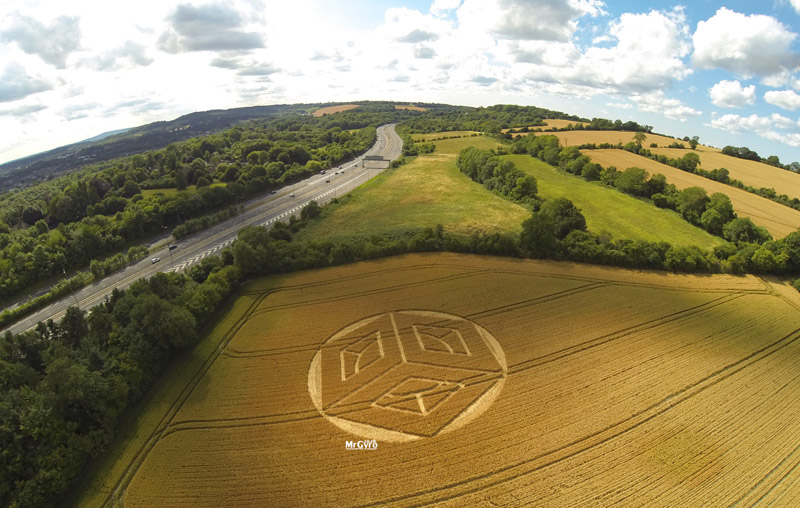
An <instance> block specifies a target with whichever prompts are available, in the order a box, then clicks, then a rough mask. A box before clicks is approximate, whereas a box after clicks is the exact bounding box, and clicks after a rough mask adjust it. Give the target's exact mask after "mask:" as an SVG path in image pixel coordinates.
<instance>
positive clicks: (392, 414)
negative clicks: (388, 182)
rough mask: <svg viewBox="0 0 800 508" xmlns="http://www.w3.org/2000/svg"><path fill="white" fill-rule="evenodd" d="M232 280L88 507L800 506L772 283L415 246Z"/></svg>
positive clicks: (790, 382)
mask: <svg viewBox="0 0 800 508" xmlns="http://www.w3.org/2000/svg"><path fill="white" fill-rule="evenodd" d="M239 294H240V296H239V297H238V298H239V299H241V300H243V301H244V303H243V304H242V305H239V304H238V302H236V303H235V304H234V305H233V306H232V309H234V311H232V315H231V317H230V318H229V319H227V320H226V321H225V322H224V327H227V328H228V329H229V330H228V331H227V332H226V333H223V330H221V329H220V330H217V331H215V334H216V335H215V336H218V337H222V338H221V339H220V338H217V339H214V340H216V341H217V342H214V344H213V345H214V347H213V348H212V347H206V348H204V349H203V350H204V351H207V352H208V351H213V352H210V353H207V354H208V358H207V360H206V361H205V362H203V363H202V367H200V368H198V367H194V369H195V370H194V371H192V372H187V373H185V375H183V376H182V377H181V378H180V379H183V380H187V381H185V385H183V386H182V387H181V391H180V393H181V396H180V397H178V398H177V399H175V402H174V403H173V404H171V405H170V404H169V400H167V399H168V398H165V397H159V396H158V395H156V396H155V397H154V400H159V401H161V404H160V405H159V408H160V409H159V410H160V411H161V415H160V416H161V418H154V417H151V418H150V419H149V420H148V422H149V425H150V427H151V429H150V432H149V433H145V432H142V433H141V435H140V436H139V438H138V439H139V442H136V441H135V440H134V441H132V442H131V443H130V448H131V450H132V451H131V452H130V453H127V454H121V458H120V464H119V465H118V467H116V468H114V469H113V474H112V473H108V474H107V476H106V477H104V478H101V479H99V480H98V485H101V487H99V491H103V495H102V496H98V497H97V498H96V499H98V500H100V499H101V498H102V499H103V500H104V501H101V502H100V503H97V504H103V505H105V506H112V505H114V503H115V502H116V503H119V504H124V506H126V507H127V508H131V507H139V506H161V507H170V506H186V505H192V506H221V505H236V506H323V505H336V506H379V505H380V506H383V505H388V506H419V505H427V504H434V505H441V506H454V507H455V506H481V505H487V506H488V505H503V504H507V503H510V504H512V505H516V506H518V505H533V506H582V505H612V504H613V505H615V506H632V507H633V506H636V507H638V506H647V505H649V506H652V505H658V506H678V505H682V506H686V505H689V506H699V505H704V506H729V505H734V504H737V503H738V504H742V505H747V506H749V505H751V504H753V503H754V502H756V501H759V500H760V501H762V502H766V503H767V504H769V503H776V504H779V505H782V506H796V505H797V503H800V467H798V465H800V453H798V447H797V443H798V441H800V420H798V419H797V418H796V415H797V414H798V411H800V397H798V393H799V392H800V373H798V371H797V368H796V366H797V363H798V360H800V313H799V312H798V305H800V301H798V300H800V297H798V295H797V294H796V292H793V291H786V290H785V288H784V287H783V286H777V285H773V284H772V283H769V282H765V281H763V280H761V279H759V278H757V277H753V276H743V277H734V276H726V275H714V276H689V275H674V274H666V273H661V272H636V271H629V270H619V269H612V268H603V267H595V266H589V265H579V264H572V263H556V262H541V261H521V260H509V259H500V258H489V257H480V256H468V255H457V254H429V255H410V256H402V257H396V258H389V259H384V260H378V261H371V262H366V263H358V264H354V265H349V266H343V267H336V268H327V269H322V270H313V271H305V272H298V273H295V274H290V275H284V276H280V277H271V278H263V279H258V280H254V281H251V282H250V283H248V284H246V285H245V286H243V287H242V288H240V290H239ZM221 326H222V325H221ZM201 344H202V343H201ZM217 344H219V347H216V345H217ZM193 365H197V362H195V363H194V364H193ZM161 390H162V391H163V392H164V393H169V391H170V390H172V392H175V389H174V388H170V387H168V386H162V388H161ZM151 416H154V415H151ZM369 439H376V440H377V448H375V449H371V450H356V451H351V450H347V449H346V448H345V445H346V442H347V441H360V440H369ZM97 504H95V505H97Z"/></svg>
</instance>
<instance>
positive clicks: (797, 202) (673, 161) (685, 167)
mask: <svg viewBox="0 0 800 508" xmlns="http://www.w3.org/2000/svg"><path fill="white" fill-rule="evenodd" d="M695 138H696V136H695ZM692 140H693V141H694V142H695V143H694V144H695V145H696V139H694V138H692ZM670 146H672V145H670ZM577 148H578V149H580V150H595V149H620V150H626V151H628V152H632V153H635V154H637V155H641V156H643V157H647V158H648V159H652V160H654V161H656V162H659V163H661V164H666V165H667V166H672V167H674V168H678V169H680V170H682V171H686V172H688V173H694V174H696V175H699V176H702V177H703V178H708V179H710V180H714V181H717V182H721V183H724V184H727V185H730V186H733V187H736V188H737V189H742V190H744V191H747V192H750V193H752V194H756V195H758V196H761V197H764V198H767V199H770V200H772V201H775V202H776V203H780V204H782V205H784V206H788V207H790V208H794V209H795V210H800V199H799V198H790V197H789V196H788V195H786V194H778V193H777V192H776V191H775V189H771V188H767V187H760V188H756V187H753V186H751V185H746V184H744V183H743V182H742V181H740V180H736V179H733V178H731V177H730V172H729V171H728V170H727V169H726V168H716V169H712V170H711V171H707V170H705V169H702V168H700V167H699V165H700V156H699V155H697V154H696V153H694V152H689V153H686V154H684V155H683V156H681V157H676V158H673V157H668V156H666V155H663V154H656V153H652V152H651V151H650V150H648V149H647V148H643V147H642V143H641V141H639V142H636V141H630V142H628V143H626V144H624V145H623V144H621V143H618V144H610V143H601V144H599V145H597V144H594V143H587V144H583V145H579V146H578V147H577ZM679 148H685V147H683V146H679ZM762 162H763V161H762Z"/></svg>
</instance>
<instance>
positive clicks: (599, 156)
mask: <svg viewBox="0 0 800 508" xmlns="http://www.w3.org/2000/svg"><path fill="white" fill-rule="evenodd" d="M584 153H585V154H586V155H588V156H589V158H590V159H592V161H593V162H597V163H598V164H600V165H602V166H603V167H609V166H616V168H617V169H619V170H620V171H624V170H625V169H627V168H630V167H633V166H636V167H639V168H642V169H645V170H647V171H648V172H649V173H650V174H651V175H653V174H656V173H661V174H663V175H664V176H666V177H667V182H669V183H672V184H675V186H676V187H678V188H679V189H685V188H686V187H694V186H696V187H703V188H704V189H706V191H707V192H708V194H709V195H710V194H712V193H714V192H721V193H723V194H726V195H727V196H728V197H729V198H731V203H733V209H734V210H735V211H736V213H737V214H738V215H739V216H741V217H750V219H751V220H752V221H753V222H754V223H756V224H758V225H759V226H764V227H765V228H767V230H768V231H769V232H770V233H771V234H772V236H773V237H775V238H783V237H784V236H786V235H788V234H789V233H791V232H793V231H796V230H797V228H798V227H800V211H797V210H794V209H793V208H789V207H788V206H784V205H781V204H779V203H776V202H774V201H771V200H769V199H767V198H762V197H761V196H757V195H755V194H751V193H749V192H747V191H743V190H741V189H737V188H736V187H731V186H730V185H725V184H724V183H720V182H716V181H714V180H710V179H708V178H703V177H702V176H699V175H695V174H692V173H687V172H686V171H681V170H680V169H677V168H673V167H672V166H667V165H666V164H660V163H658V162H656V161H654V160H651V159H648V158H646V157H641V156H639V155H636V154H634V153H631V152H626V151H624V150H586V151H584Z"/></svg>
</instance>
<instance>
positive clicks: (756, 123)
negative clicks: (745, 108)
mask: <svg viewBox="0 0 800 508" xmlns="http://www.w3.org/2000/svg"><path fill="white" fill-rule="evenodd" d="M711 126H712V127H714V128H716V129H721V130H724V131H728V132H733V133H743V132H746V133H755V134H756V135H758V136H760V137H762V138H764V139H768V140H770V141H777V142H778V143H783V144H786V145H789V146H800V133H798V132H796V128H797V126H798V124H797V123H795V122H794V121H792V120H791V119H789V118H786V117H785V116H783V115H780V114H778V113H773V114H771V115H769V116H758V115H755V114H753V115H750V116H746V117H742V116H739V115H734V114H727V115H722V116H721V117H718V118H712V119H711ZM777 129H783V132H781V131H778V130H777ZM788 129H791V130H792V131H790V132H786V130H788Z"/></svg>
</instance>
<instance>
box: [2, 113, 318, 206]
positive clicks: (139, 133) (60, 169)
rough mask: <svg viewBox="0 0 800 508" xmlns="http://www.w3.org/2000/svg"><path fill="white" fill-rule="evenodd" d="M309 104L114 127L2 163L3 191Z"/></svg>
mask: <svg viewBox="0 0 800 508" xmlns="http://www.w3.org/2000/svg"><path fill="white" fill-rule="evenodd" d="M308 108H309V105H298V104H295V105H275V106H254V107H248V108H236V109H226V110H212V111H203V112H198V113H190V114H188V115H184V116H181V117H179V118H176V119H175V120H171V121H163V122H155V123H151V124H147V125H143V126H141V127H135V128H133V129H125V130H123V131H121V132H119V133H115V132H113V131H112V132H109V133H105V134H101V135H99V136H95V137H94V138H91V139H88V140H85V141H81V142H79V143H74V144H71V145H66V146H62V147H59V148H55V149H53V150H50V151H47V152H42V153H39V154H36V155H31V156H29V157H23V158H21V159H17V160H14V161H11V162H7V163H5V164H0V192H5V191H8V190H9V189H11V188H14V187H25V186H27V185H30V184H32V183H34V182H36V181H40V180H46V179H50V178H53V177H56V176H58V175H60V174H63V173H67V172H69V171H72V170H74V169H77V168H78V167H80V166H83V165H85V164H89V163H93V162H102V161H106V160H110V159H114V158H116V157H123V156H126V155H132V154H135V153H139V152H143V151H146V150H154V149H159V148H163V147H165V146H167V145H169V144H170V143H173V142H176V141H183V140H185V139H189V138H193V137H197V136H202V135H205V134H211V133H213V132H218V131H220V130H223V129H227V128H229V127H231V126H233V125H235V124H237V123H239V122H243V121H246V120H253V119H256V118H266V117H270V116H275V115H281V114H286V113H297V112H304V111H307V110H308Z"/></svg>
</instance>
